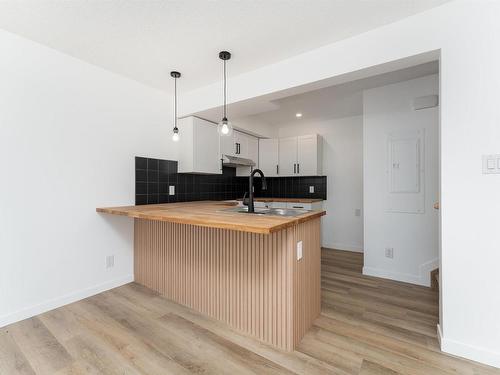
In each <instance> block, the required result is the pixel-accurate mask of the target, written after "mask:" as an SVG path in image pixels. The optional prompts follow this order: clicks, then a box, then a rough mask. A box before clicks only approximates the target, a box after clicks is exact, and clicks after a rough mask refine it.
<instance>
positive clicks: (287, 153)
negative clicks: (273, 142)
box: [278, 137, 297, 176]
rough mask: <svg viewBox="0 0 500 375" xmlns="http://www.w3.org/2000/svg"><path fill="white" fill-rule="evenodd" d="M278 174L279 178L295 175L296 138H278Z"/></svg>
mask: <svg viewBox="0 0 500 375" xmlns="http://www.w3.org/2000/svg"><path fill="white" fill-rule="evenodd" d="M278 174H279V175H280V176H295V175H297V137H288V138H280V140H279V172H278Z"/></svg>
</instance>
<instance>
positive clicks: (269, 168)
mask: <svg viewBox="0 0 500 375" xmlns="http://www.w3.org/2000/svg"><path fill="white" fill-rule="evenodd" d="M278 150H279V140H278V139H259V168H260V169H261V170H262V172H264V175H266V176H268V177H275V176H278V175H279V173H278V172H279V171H278V168H279V167H278V165H279V152H278Z"/></svg>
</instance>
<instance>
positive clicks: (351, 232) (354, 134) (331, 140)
mask: <svg viewBox="0 0 500 375" xmlns="http://www.w3.org/2000/svg"><path fill="white" fill-rule="evenodd" d="M312 133H317V134H320V135H321V136H322V140H323V175H325V176H327V179H328V180H327V188H328V192H327V198H328V199H327V201H326V202H324V206H323V207H324V209H325V210H326V212H327V214H326V216H324V217H323V219H322V220H321V226H322V230H321V242H322V246H324V247H328V248H333V249H340V250H350V251H363V117H362V116H353V117H346V118H340V119H339V118H334V119H316V120H307V119H301V120H300V121H294V122H292V123H291V124H289V125H282V126H279V137H291V136H298V135H305V134H312ZM356 209H360V210H361V215H360V216H355V210H356Z"/></svg>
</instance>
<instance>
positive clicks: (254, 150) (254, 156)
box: [247, 135, 259, 168]
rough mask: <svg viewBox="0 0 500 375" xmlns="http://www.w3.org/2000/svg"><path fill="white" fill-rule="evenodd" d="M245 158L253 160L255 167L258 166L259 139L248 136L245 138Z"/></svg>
mask: <svg viewBox="0 0 500 375" xmlns="http://www.w3.org/2000/svg"><path fill="white" fill-rule="evenodd" d="M247 159H250V160H253V161H254V162H255V168H259V139H258V138H257V137H252V136H250V135H249V136H248V139H247Z"/></svg>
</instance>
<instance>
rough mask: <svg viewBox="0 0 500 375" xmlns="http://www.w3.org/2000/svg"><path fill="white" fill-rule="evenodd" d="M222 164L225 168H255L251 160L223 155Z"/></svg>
mask: <svg viewBox="0 0 500 375" xmlns="http://www.w3.org/2000/svg"><path fill="white" fill-rule="evenodd" d="M223 164H224V165H225V166H226V167H255V162H254V161H253V160H251V159H245V158H239V157H237V156H232V155H224V161H223Z"/></svg>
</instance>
